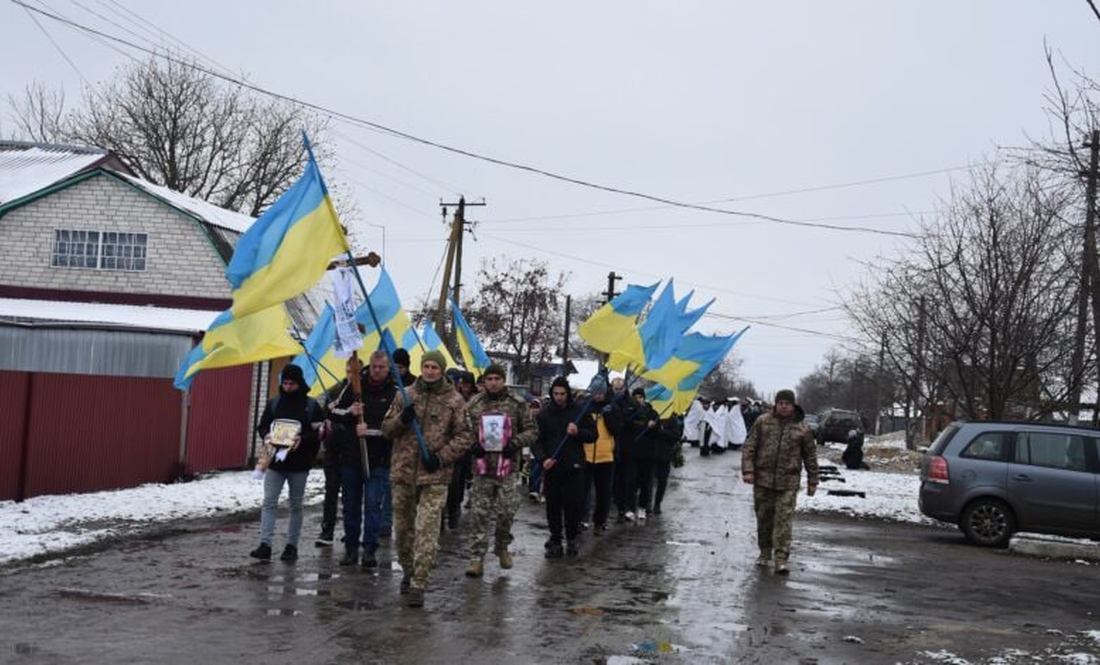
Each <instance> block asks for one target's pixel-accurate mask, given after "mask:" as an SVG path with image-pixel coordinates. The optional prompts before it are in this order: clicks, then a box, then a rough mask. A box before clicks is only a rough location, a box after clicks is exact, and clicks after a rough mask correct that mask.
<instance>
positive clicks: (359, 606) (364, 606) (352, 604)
mask: <svg viewBox="0 0 1100 665" xmlns="http://www.w3.org/2000/svg"><path fill="white" fill-rule="evenodd" d="M336 607H339V608H340V609H344V610H351V611H353V612H362V611H367V610H375V609H378V606H377V605H375V604H374V603H372V602H370V601H369V600H341V601H339V602H338V603H336Z"/></svg>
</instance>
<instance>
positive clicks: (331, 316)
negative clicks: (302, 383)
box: [290, 303, 344, 392]
mask: <svg viewBox="0 0 1100 665" xmlns="http://www.w3.org/2000/svg"><path fill="white" fill-rule="evenodd" d="M335 340H336V315H335V313H334V312H333V311H332V305H329V304H327V303H326V304H325V308H324V309H323V310H321V314H320V315H319V316H318V317H317V322H316V323H314V325H313V330H311V331H310V333H309V337H307V338H306V341H305V342H303V343H302V347H303V348H304V349H305V353H303V354H301V355H299V356H296V357H295V358H294V360H291V361H290V362H292V363H294V364H295V365H297V366H298V367H301V368H302V374H303V375H304V376H305V380H306V385H307V386H309V387H310V391H311V392H312V391H313V389H314V388H317V391H318V392H320V390H321V389H320V386H321V384H322V383H327V384H329V385H330V386H331V385H332V384H334V383H336V382H337V379H334V378H333V377H335V376H343V374H344V372H343V367H331V366H329V365H325V366H324V368H322V367H321V366H320V365H321V363H322V359H327V360H328V361H329V362H330V364H332V363H336V364H339V359H338V358H336V356H334V355H331V354H330V353H329V352H330V351H331V350H332V345H333V343H334V342H335ZM326 355H327V358H326ZM326 370H328V371H326ZM330 372H331V374H330Z"/></svg>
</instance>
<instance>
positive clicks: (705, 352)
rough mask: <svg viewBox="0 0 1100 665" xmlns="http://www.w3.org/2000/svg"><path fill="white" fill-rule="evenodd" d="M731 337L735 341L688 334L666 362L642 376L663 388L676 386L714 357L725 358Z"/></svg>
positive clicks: (728, 338)
mask: <svg viewBox="0 0 1100 665" xmlns="http://www.w3.org/2000/svg"><path fill="white" fill-rule="evenodd" d="M731 337H732V338H733V340H734V341H736V336H729V335H727V336H711V335H703V334H701V333H694V332H693V333H688V334H687V335H684V336H683V337H681V338H680V342H679V344H677V345H676V351H675V352H674V353H673V355H672V358H670V359H669V361H668V362H666V363H665V364H664V365H661V366H660V367H655V368H651V369H648V370H646V371H645V372H643V373H642V376H643V377H645V378H647V379H649V380H650V381H656V382H657V383H660V384H662V385H665V386H675V385H678V384H679V383H680V381H682V380H684V379H686V378H687V377H689V376H691V375H692V374H693V373H695V371H696V370H698V369H699V368H700V367H702V366H703V365H707V364H710V363H711V362H712V360H713V359H714V358H715V357H718V358H723V357H725V355H726V353H728V352H729V349H730V347H731V346H732V344H731V343H730V339H731Z"/></svg>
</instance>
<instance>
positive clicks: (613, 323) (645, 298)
mask: <svg viewBox="0 0 1100 665" xmlns="http://www.w3.org/2000/svg"><path fill="white" fill-rule="evenodd" d="M658 284H659V282H658ZM658 284H653V285H651V286H638V285H637V284H630V285H628V286H627V287H626V290H625V291H623V292H622V293H620V294H619V295H617V296H615V297H614V298H612V299H611V302H609V303H607V304H606V305H604V306H603V307H601V308H599V309H598V310H596V311H595V312H594V313H593V314H592V316H590V317H588V320H587V321H585V322H584V323H582V324H581V325H580V326H578V327H577V334H578V335H580V337H581V339H583V340H584V341H585V342H587V343H588V345H589V346H591V347H592V348H593V349H596V350H597V351H602V352H603V353H611V352H612V351H614V350H615V349H617V348H618V347H619V345H620V344H622V343H623V340H625V339H626V338H627V337H628V336H629V335H630V334H631V333H632V332H634V331H635V330H636V329H637V326H636V325H635V324H636V323H637V322H638V316H639V315H640V314H641V313H642V311H643V310H644V309H645V307H646V305H648V304H649V299H650V298H652V297H653V292H654V291H656V290H657V286H658Z"/></svg>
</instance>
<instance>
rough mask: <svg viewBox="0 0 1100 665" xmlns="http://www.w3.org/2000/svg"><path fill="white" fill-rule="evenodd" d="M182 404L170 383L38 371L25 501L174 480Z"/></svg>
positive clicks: (32, 397) (33, 379) (31, 409)
mask: <svg viewBox="0 0 1100 665" xmlns="http://www.w3.org/2000/svg"><path fill="white" fill-rule="evenodd" d="M182 404H183V400H182V396H181V394H180V393H179V392H178V391H177V390H175V389H174V388H173V387H172V381H171V380H170V379H156V378H145V377H130V376H91V375H81V374H47V373H35V374H34V375H33V376H32V377H31V389H30V406H29V409H28V414H29V418H28V422H27V428H26V447H25V450H26V451H27V452H26V454H27V457H26V460H25V462H24V468H25V469H26V475H25V479H24V497H23V498H28V497H32V496H38V495H40V494H67V493H70V492H92V491H97V490H105V489H114V488H118V487H133V486H135V485H140V484H141V483H148V482H169V481H171V480H172V479H174V478H175V477H176V475H177V473H178V471H179V441H180V419H181V416H182V413H181V410H182Z"/></svg>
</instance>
